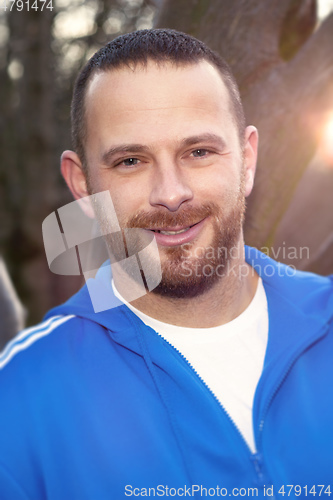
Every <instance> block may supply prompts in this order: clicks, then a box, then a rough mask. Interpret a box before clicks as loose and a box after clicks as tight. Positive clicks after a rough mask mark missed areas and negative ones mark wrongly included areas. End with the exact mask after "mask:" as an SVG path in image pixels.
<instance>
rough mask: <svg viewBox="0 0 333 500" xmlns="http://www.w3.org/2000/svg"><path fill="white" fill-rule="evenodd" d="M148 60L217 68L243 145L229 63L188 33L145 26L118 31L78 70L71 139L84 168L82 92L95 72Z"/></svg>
mask: <svg viewBox="0 0 333 500" xmlns="http://www.w3.org/2000/svg"><path fill="white" fill-rule="evenodd" d="M149 60H153V61H156V62H159V63H163V62H172V63H175V64H178V65H181V64H196V63H198V62H200V61H202V60H205V61H207V62H209V63H211V64H212V65H213V66H215V68H216V69H217V70H218V71H219V72H220V74H221V76H222V79H223V81H224V83H225V85H226V87H227V89H228V92H229V96H230V101H231V111H232V114H233V118H234V120H235V124H236V126H237V128H238V133H239V138H240V143H241V145H243V137H244V131H245V117H244V111H243V106H242V102H241V99H240V95H239V90H238V87H237V84H236V81H235V78H234V76H233V74H232V73H231V70H230V68H229V66H228V64H227V63H226V62H225V61H224V59H222V57H221V56H220V55H219V54H217V52H214V51H213V50H211V49H210V48H209V47H207V45H205V44H204V43H203V42H201V41H200V40H198V39H197V38H194V37H193V36H191V35H187V34H186V33H182V32H179V31H175V30H171V29H145V30H139V31H134V32H132V33H127V34H125V35H121V36H119V37H117V38H115V39H114V40H112V41H111V42H109V43H107V44H106V45H105V46H104V47H102V48H101V49H100V50H98V51H97V52H96V53H95V54H94V55H93V56H92V58H91V59H90V60H89V61H88V62H87V64H86V65H85V66H84V68H83V69H82V70H81V72H80V73H79V75H78V77H77V80H76V82H75V86H74V92H73V99H72V111H71V119H72V140H73V147H74V150H75V151H76V153H77V154H78V156H79V158H80V160H81V162H82V164H83V167H84V169H87V165H86V158H85V150H84V141H85V138H86V123H85V104H84V101H85V93H86V89H87V86H88V83H89V81H90V80H91V78H92V76H93V75H94V74H95V73H97V72H107V71H110V70H112V69H115V68H119V67H121V66H124V65H128V64H134V65H136V64H144V65H146V64H147V62H148V61H149Z"/></svg>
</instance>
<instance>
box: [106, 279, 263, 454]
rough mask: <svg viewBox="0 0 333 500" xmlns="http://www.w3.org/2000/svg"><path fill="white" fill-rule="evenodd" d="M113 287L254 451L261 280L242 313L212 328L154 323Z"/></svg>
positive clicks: (260, 344)
mask: <svg viewBox="0 0 333 500" xmlns="http://www.w3.org/2000/svg"><path fill="white" fill-rule="evenodd" d="M112 287H113V290H114V292H115V295H116V296H117V297H118V298H119V299H120V300H121V301H122V302H124V303H125V304H126V305H127V306H128V307H129V308H130V309H131V310H132V311H133V312H134V313H135V314H136V315H137V316H138V317H139V318H141V319H142V321H143V322H144V323H145V324H146V325H148V326H150V327H151V328H153V329H154V330H155V331H156V332H158V333H159V334H160V335H161V336H162V337H163V338H164V339H165V340H167V341H168V342H169V343H170V344H172V345H173V346H174V347H176V349H178V350H179V351H180V352H181V353H182V354H183V356H184V357H185V358H186V359H187V361H188V362H189V363H190V364H191V365H192V367H193V368H194V369H195V371H196V372H197V373H198V375H199V376H200V377H201V378H202V379H203V381H204V382H205V383H206V385H207V386H208V387H209V388H210V390H211V391H212V392H213V393H214V394H215V396H216V398H217V399H218V400H219V401H220V403H221V404H222V406H223V407H224V409H225V410H226V412H227V413H228V414H229V416H230V417H231V419H232V420H233V421H234V423H235V425H236V426H237V427H238V429H239V431H240V432H241V434H242V435H243V437H244V439H245V441H246V442H247V444H248V446H249V447H250V449H251V450H252V451H253V452H255V451H256V449H255V442H254V433H253V424H252V407H253V399H254V393H255V390H256V387H257V384H258V381H259V378H260V376H261V372H262V368H263V364H264V358H265V353H266V347H267V341H268V311H267V298H266V293H265V289H264V286H263V284H262V280H261V278H259V282H258V286H257V290H256V293H255V296H254V297H253V299H252V301H251V303H250V304H249V306H248V307H247V308H246V309H245V311H243V312H242V313H241V314H240V315H239V316H237V318H235V319H234V320H232V321H230V322H229V323H226V324H224V325H221V326H216V327H212V328H183V327H180V326H174V325H171V324H169V323H163V322H161V321H158V320H157V319H154V318H151V317H150V316H147V315H146V314H143V313H142V312H141V311H139V310H138V309H136V308H135V307H133V306H132V305H131V304H129V303H127V302H126V301H125V299H124V298H123V297H122V296H121V295H120V294H119V293H118V291H117V290H116V288H115V286H114V283H113V282H112Z"/></svg>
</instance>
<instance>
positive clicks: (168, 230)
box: [150, 221, 201, 235]
mask: <svg viewBox="0 0 333 500" xmlns="http://www.w3.org/2000/svg"><path fill="white" fill-rule="evenodd" d="M200 222H201V221H200ZM197 224H199V222H196V223H195V224H192V225H191V226H187V227H183V228H180V229H178V228H165V229H151V230H150V231H153V232H154V233H159V234H167V235H173V234H182V233H186V232H187V231H189V230H190V229H191V228H192V227H194V226H196V225H197Z"/></svg>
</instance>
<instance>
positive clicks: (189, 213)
mask: <svg viewBox="0 0 333 500" xmlns="http://www.w3.org/2000/svg"><path fill="white" fill-rule="evenodd" d="M218 213H219V208H218V207H217V205H216V204H215V203H206V204H204V205H201V206H200V207H191V206H187V207H184V208H183V209H181V210H179V211H177V213H172V212H168V211H167V209H157V210H154V212H145V211H144V210H142V211H140V212H138V213H137V214H136V215H134V216H133V217H131V218H130V219H129V220H128V222H127V224H126V227H128V228H141V229H163V228H164V227H179V226H181V227H187V226H193V224H197V223H198V222H200V221H201V220H203V219H205V218H206V217H208V216H210V215H218Z"/></svg>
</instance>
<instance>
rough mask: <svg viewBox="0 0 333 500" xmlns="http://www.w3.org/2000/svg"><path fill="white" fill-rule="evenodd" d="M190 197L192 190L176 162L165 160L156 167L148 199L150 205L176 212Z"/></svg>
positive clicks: (191, 196)
mask: <svg viewBox="0 0 333 500" xmlns="http://www.w3.org/2000/svg"><path fill="white" fill-rule="evenodd" d="M192 198H193V193H192V190H191V188H190V186H189V185H188V182H187V181H186V179H185V176H184V174H183V173H182V172H181V170H180V168H179V167H178V166H177V165H176V164H174V163H173V162H172V163H171V162H170V163H166V162H165V163H164V165H163V166H160V167H158V166H157V167H156V170H155V173H154V180H153V186H152V190H151V193H150V200H149V201H150V204H151V205H152V206H154V207H161V206H162V207H165V208H167V209H168V210H170V212H176V211H177V210H178V209H179V207H180V206H181V205H182V204H183V203H185V202H186V201H190V200H192Z"/></svg>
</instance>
